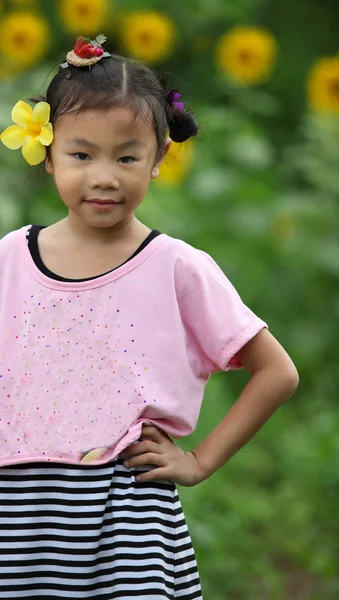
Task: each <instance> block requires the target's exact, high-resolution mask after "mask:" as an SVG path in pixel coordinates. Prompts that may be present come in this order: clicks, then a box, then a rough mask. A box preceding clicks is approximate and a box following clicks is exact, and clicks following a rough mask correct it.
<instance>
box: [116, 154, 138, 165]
mask: <svg viewBox="0 0 339 600" xmlns="http://www.w3.org/2000/svg"><path fill="white" fill-rule="evenodd" d="M119 160H121V162H122V164H123V165H130V164H131V162H130V161H134V160H135V158H133V156H122V157H121V158H119Z"/></svg>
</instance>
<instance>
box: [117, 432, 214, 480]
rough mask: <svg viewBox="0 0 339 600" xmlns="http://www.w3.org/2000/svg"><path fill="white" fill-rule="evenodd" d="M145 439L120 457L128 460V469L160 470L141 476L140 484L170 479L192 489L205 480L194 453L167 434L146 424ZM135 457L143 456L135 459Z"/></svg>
mask: <svg viewBox="0 0 339 600" xmlns="http://www.w3.org/2000/svg"><path fill="white" fill-rule="evenodd" d="M144 437H145V438H148V439H145V440H143V441H141V442H139V443H138V444H134V445H133V444H132V445H131V446H128V447H127V448H125V450H123V451H122V452H121V453H120V455H119V456H120V457H121V458H126V459H127V458H128V460H125V461H124V466H125V467H136V466H140V465H155V466H157V467H159V468H158V469H152V470H151V471H147V472H145V473H142V474H141V475H138V476H137V477H136V480H137V481H155V480H157V479H167V480H168V479H169V480H170V481H173V482H174V483H178V484H179V485H183V486H186V487H191V486H193V485H196V484H197V483H200V482H201V481H203V480H204V479H206V477H204V475H203V473H202V469H201V468H200V466H199V464H198V461H197V459H196V458H195V456H194V454H192V452H184V451H183V450H181V448H179V446H177V445H176V444H175V442H174V441H173V440H172V439H171V438H170V437H169V436H168V435H167V434H166V433H164V432H162V431H160V430H159V429H158V428H157V427H155V426H153V425H143V428H142V434H141V438H144ZM136 454H139V455H140V456H135V455H136ZM133 457H134V458H133Z"/></svg>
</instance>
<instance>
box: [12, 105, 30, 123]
mask: <svg viewBox="0 0 339 600" xmlns="http://www.w3.org/2000/svg"><path fill="white" fill-rule="evenodd" d="M32 118H33V109H32V107H31V106H30V105H29V104H27V103H26V102H23V101H22V100H19V102H17V103H16V105H15V106H14V107H13V110H12V121H13V122H14V123H17V125H22V126H27V125H29V124H30V122H31V121H32Z"/></svg>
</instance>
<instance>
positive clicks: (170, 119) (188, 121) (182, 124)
mask: <svg viewBox="0 0 339 600" xmlns="http://www.w3.org/2000/svg"><path fill="white" fill-rule="evenodd" d="M157 79H158V81H159V83H160V85H161V87H162V89H163V91H164V108H165V113H166V120H167V125H168V129H169V135H170V138H171V140H173V142H179V143H180V142H185V141H186V140H188V139H189V138H190V137H193V136H196V135H198V133H199V125H198V123H197V121H196V119H195V117H194V115H193V112H192V110H191V109H188V108H185V107H184V106H183V104H182V103H179V104H180V105H181V104H182V106H180V108H179V107H178V106H177V104H178V103H177V102H175V101H174V98H175V96H176V95H177V94H178V90H169V91H167V92H166V87H167V86H166V79H167V76H166V75H164V74H160V75H158V76H157Z"/></svg>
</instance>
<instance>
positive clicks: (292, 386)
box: [284, 361, 299, 396]
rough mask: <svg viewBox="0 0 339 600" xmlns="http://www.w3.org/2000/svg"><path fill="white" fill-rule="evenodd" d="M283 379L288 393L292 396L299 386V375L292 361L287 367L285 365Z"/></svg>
mask: <svg viewBox="0 0 339 600" xmlns="http://www.w3.org/2000/svg"><path fill="white" fill-rule="evenodd" d="M284 379H285V383H286V387H287V389H288V392H289V393H290V395H291V396H292V394H294V392H295V391H296V389H297V387H298V385H299V373H298V371H297V369H296V366H295V365H294V363H293V362H292V361H291V362H290V363H289V365H287V367H286V369H285V377H284Z"/></svg>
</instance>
